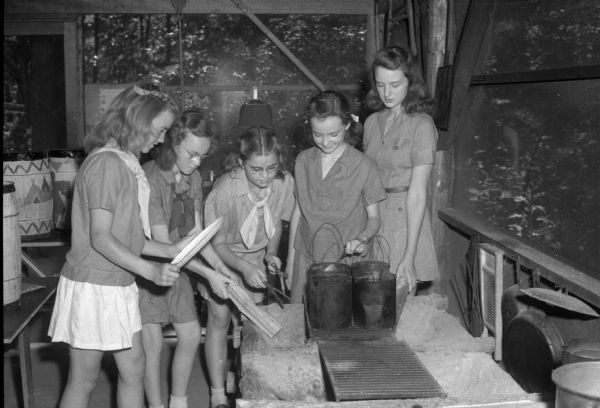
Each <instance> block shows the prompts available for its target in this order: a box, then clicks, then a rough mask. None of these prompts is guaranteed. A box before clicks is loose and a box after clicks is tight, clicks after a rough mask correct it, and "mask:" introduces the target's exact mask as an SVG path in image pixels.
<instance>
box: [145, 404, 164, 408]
mask: <svg viewBox="0 0 600 408" xmlns="http://www.w3.org/2000/svg"><path fill="white" fill-rule="evenodd" d="M148 408H165V406H164V404H160V405H148Z"/></svg>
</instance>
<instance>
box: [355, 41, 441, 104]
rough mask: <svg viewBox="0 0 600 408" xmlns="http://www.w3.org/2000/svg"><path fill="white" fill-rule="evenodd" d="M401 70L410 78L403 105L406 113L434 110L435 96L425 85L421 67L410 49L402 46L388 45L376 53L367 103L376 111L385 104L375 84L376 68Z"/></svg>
mask: <svg viewBox="0 0 600 408" xmlns="http://www.w3.org/2000/svg"><path fill="white" fill-rule="evenodd" d="M377 67H382V68H385V69H389V70H392V71H393V70H397V69H399V70H401V71H402V72H403V73H404V75H405V76H406V78H407V79H408V90H407V93H406V97H405V98H404V101H402V106H403V107H404V110H405V111H406V113H409V114H412V113H428V114H431V112H432V111H433V98H432V97H431V95H430V94H429V90H428V89H427V86H426V85H425V81H424V80H423V77H422V76H421V72H420V71H419V67H418V66H417V65H416V63H415V60H414V59H413V57H412V56H411V55H410V53H409V52H408V51H406V50H405V49H404V48H401V47H393V46H392V47H386V48H383V49H381V50H379V51H377V53H376V54H375V58H374V60H373V64H372V68H371V78H370V80H371V89H370V90H369V93H368V94H367V97H366V100H365V102H366V105H367V106H368V107H369V108H370V109H373V110H375V111H380V110H382V109H383V107H384V105H383V102H382V101H381V98H380V97H379V94H378V93H377V86H376V84H375V68H377Z"/></svg>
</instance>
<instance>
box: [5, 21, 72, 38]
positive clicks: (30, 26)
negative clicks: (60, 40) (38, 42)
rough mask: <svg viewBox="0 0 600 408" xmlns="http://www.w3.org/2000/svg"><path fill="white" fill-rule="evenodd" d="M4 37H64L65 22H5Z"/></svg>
mask: <svg viewBox="0 0 600 408" xmlns="http://www.w3.org/2000/svg"><path fill="white" fill-rule="evenodd" d="M4 35H63V22H62V21H50V22H44V24H40V22H38V21H26V22H24V21H5V22H4Z"/></svg>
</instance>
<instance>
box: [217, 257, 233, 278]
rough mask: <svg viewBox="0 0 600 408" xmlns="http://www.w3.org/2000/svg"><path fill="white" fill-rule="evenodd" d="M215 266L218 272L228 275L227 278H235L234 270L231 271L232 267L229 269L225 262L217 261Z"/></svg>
mask: <svg viewBox="0 0 600 408" xmlns="http://www.w3.org/2000/svg"><path fill="white" fill-rule="evenodd" d="M214 268H215V270H216V271H217V272H219V273H220V274H222V275H224V276H226V277H227V278H230V279H231V278H233V272H232V271H231V269H229V268H228V267H227V265H225V263H224V262H222V261H221V262H218V263H216V264H215V266H214Z"/></svg>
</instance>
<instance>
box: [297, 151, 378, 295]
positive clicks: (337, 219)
mask: <svg viewBox="0 0 600 408" xmlns="http://www.w3.org/2000/svg"><path fill="white" fill-rule="evenodd" d="M295 177H296V199H297V200H298V205H299V206H300V212H301V215H300V220H299V222H298V227H297V230H296V237H295V239H294V249H295V258H294V274H293V276H292V287H291V294H292V302H294V303H300V302H302V296H303V294H304V288H305V286H306V272H307V270H308V267H309V266H310V265H311V264H312V263H315V262H336V261H337V260H338V259H339V258H340V256H341V255H342V253H343V251H344V244H345V243H346V242H347V241H349V240H351V239H354V238H356V236H357V235H358V234H359V233H360V232H361V231H363V229H364V228H365V226H366V224H367V219H368V217H367V210H366V207H368V206H369V205H372V204H375V203H378V202H379V201H381V200H384V199H385V191H384V189H383V187H382V185H381V181H380V180H379V175H378V174H377V168H376V166H375V163H373V161H372V160H371V159H369V158H368V157H367V156H365V155H364V154H363V153H361V152H359V151H358V150H356V149H355V148H354V147H352V146H346V149H345V150H344V152H343V153H342V155H341V156H340V158H339V159H338V160H337V161H336V162H335V163H334V165H333V166H332V167H331V169H330V170H329V173H327V176H326V177H325V179H323V177H322V166H321V155H320V150H319V149H318V148H317V147H312V148H310V149H307V150H305V151H303V152H301V153H300V154H299V155H298V157H297V159H296V170H295ZM327 224H332V225H333V227H330V226H329V225H327ZM338 232H339V235H338Z"/></svg>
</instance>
